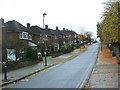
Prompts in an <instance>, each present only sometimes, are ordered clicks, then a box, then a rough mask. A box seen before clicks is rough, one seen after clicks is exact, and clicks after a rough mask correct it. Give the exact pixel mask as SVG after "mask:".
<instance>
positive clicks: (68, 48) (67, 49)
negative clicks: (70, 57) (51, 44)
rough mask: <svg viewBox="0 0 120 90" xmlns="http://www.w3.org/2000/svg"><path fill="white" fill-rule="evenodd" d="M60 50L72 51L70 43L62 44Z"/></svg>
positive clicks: (64, 51)
mask: <svg viewBox="0 0 120 90" xmlns="http://www.w3.org/2000/svg"><path fill="white" fill-rule="evenodd" d="M61 51H62V52H63V53H68V52H71V51H72V45H69V44H64V45H63V46H62V47H61Z"/></svg>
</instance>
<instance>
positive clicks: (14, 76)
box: [0, 46, 88, 87]
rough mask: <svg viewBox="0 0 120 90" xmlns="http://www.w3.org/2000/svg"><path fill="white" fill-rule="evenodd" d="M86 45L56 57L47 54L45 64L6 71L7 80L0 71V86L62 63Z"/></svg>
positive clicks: (82, 49) (74, 55)
mask: <svg viewBox="0 0 120 90" xmlns="http://www.w3.org/2000/svg"><path fill="white" fill-rule="evenodd" d="M87 47H88V46H86V48H84V47H81V48H80V49H76V50H74V51H73V52H71V53H68V54H63V55H61V56H58V57H56V58H52V57H51V56H49V57H47V66H45V62H44V61H43V62H40V63H38V64H35V65H32V66H28V67H24V68H21V69H17V70H13V71H10V72H7V78H8V80H6V81H5V80H4V74H3V73H0V80H1V81H2V82H0V86H1V87H2V86H5V85H8V84H10V83H15V82H17V81H20V80H23V79H25V78H26V77H29V76H31V75H33V74H35V73H38V72H41V71H43V70H45V69H47V68H50V67H52V66H55V65H58V64H61V63H64V62H66V61H68V60H70V59H72V58H74V57H76V56H77V55H78V54H79V53H81V52H83V51H84V50H86V49H87Z"/></svg>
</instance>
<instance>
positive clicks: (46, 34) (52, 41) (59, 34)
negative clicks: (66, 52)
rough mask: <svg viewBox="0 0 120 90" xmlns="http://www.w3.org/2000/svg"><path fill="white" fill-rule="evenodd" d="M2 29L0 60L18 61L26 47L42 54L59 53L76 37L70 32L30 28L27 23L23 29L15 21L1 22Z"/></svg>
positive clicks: (46, 27)
mask: <svg viewBox="0 0 120 90" xmlns="http://www.w3.org/2000/svg"><path fill="white" fill-rule="evenodd" d="M3 26H4V27H2V42H3V43H2V49H3V50H2V57H4V58H2V60H3V61H4V60H19V59H20V57H21V55H22V53H24V48H25V47H27V46H34V47H37V48H38V50H39V51H41V52H42V53H43V52H44V51H45V50H46V49H47V51H48V52H49V53H51V51H52V52H53V51H59V50H60V47H61V46H62V45H63V44H66V43H68V44H73V42H74V40H75V39H76V38H75V36H76V35H77V34H76V33H75V32H74V31H72V30H65V28H63V30H59V29H58V27H56V29H55V30H53V29H50V28H48V25H46V26H45V28H44V29H43V28H40V27H39V26H30V23H27V26H26V27H25V26H24V25H22V24H21V23H19V22H17V21H16V20H12V21H8V22H6V23H4V22H3Z"/></svg>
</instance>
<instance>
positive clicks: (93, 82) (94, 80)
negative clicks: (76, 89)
mask: <svg viewBox="0 0 120 90" xmlns="http://www.w3.org/2000/svg"><path fill="white" fill-rule="evenodd" d="M119 80H120V65H119V64H118V63H117V59H116V57H112V55H111V52H110V50H109V49H108V48H107V46H106V45H102V51H100V52H99V56H98V60H97V62H96V65H95V67H94V69H93V71H92V73H91V75H90V77H89V79H88V80H87V81H86V85H85V87H84V88H85V89H90V88H112V89H113V88H115V89H120V82H119Z"/></svg>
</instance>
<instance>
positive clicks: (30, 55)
mask: <svg viewBox="0 0 120 90" xmlns="http://www.w3.org/2000/svg"><path fill="white" fill-rule="evenodd" d="M23 59H24V60H27V61H31V60H38V57H37V48H34V47H30V46H29V47H27V48H26V49H25V53H24V56H23Z"/></svg>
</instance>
